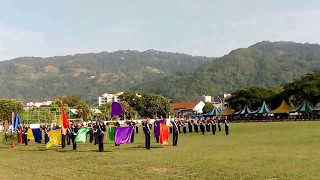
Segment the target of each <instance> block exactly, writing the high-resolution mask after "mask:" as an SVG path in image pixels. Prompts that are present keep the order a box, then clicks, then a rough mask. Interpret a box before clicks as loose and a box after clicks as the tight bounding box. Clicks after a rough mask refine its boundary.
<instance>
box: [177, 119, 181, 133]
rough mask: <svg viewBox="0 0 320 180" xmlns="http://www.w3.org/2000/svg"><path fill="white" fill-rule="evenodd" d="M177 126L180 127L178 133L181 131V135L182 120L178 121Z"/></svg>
mask: <svg viewBox="0 0 320 180" xmlns="http://www.w3.org/2000/svg"><path fill="white" fill-rule="evenodd" d="M176 123H177V125H178V131H179V134H180V133H181V120H180V119H179V120H177V122H176Z"/></svg>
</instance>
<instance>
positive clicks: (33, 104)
mask: <svg viewBox="0 0 320 180" xmlns="http://www.w3.org/2000/svg"><path fill="white" fill-rule="evenodd" d="M51 103H52V101H35V102H28V103H27V106H28V107H40V106H49V105H50V104H51Z"/></svg>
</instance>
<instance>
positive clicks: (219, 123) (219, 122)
mask: <svg viewBox="0 0 320 180" xmlns="http://www.w3.org/2000/svg"><path fill="white" fill-rule="evenodd" d="M221 124H222V123H221V119H220V117H219V119H218V129H219V131H221Z"/></svg>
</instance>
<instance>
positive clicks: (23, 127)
mask: <svg viewBox="0 0 320 180" xmlns="http://www.w3.org/2000/svg"><path fill="white" fill-rule="evenodd" d="M25 127H26V126H25V125H24V124H23V125H22V126H21V128H22V137H21V140H22V142H21V143H22V144H24V129H25Z"/></svg>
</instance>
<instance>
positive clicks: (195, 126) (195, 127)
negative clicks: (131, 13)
mask: <svg viewBox="0 0 320 180" xmlns="http://www.w3.org/2000/svg"><path fill="white" fill-rule="evenodd" d="M194 131H195V132H196V133H198V132H199V129H198V125H194Z"/></svg>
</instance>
